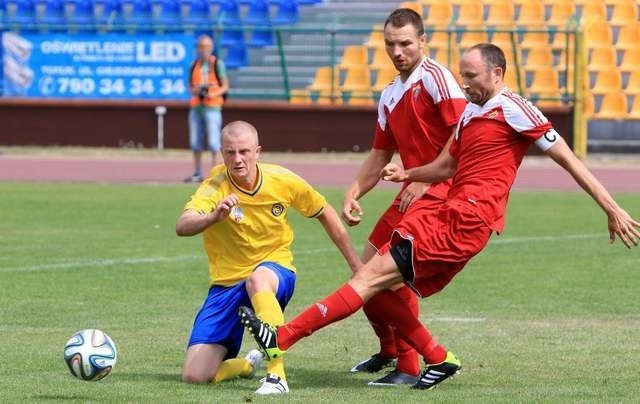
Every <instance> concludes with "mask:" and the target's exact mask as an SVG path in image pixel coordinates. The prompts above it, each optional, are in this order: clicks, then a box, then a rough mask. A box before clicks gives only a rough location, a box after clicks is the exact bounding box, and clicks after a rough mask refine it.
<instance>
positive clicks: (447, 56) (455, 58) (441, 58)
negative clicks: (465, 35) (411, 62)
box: [431, 49, 460, 71]
mask: <svg viewBox="0 0 640 404" xmlns="http://www.w3.org/2000/svg"><path fill="white" fill-rule="evenodd" d="M431 59H434V60H435V61H436V62H438V63H440V64H442V65H445V66H447V67H448V68H449V69H451V70H455V71H457V70H458V64H459V63H460V52H458V51H457V50H456V49H451V51H449V49H438V51H437V52H435V53H434V54H433V55H432V56H431Z"/></svg>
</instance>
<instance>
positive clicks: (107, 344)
mask: <svg viewBox="0 0 640 404" xmlns="http://www.w3.org/2000/svg"><path fill="white" fill-rule="evenodd" d="M117 360H118V351H117V350H116V344H114V343H113V340H112V339H111V338H109V336H108V335H107V334H105V333H104V332H102V331H100V330H96V329H86V330H81V331H78V332H76V333H75V334H73V335H72V336H71V338H70V339H69V341H67V343H66V345H65V346H64V361H65V362H66V363H67V366H69V370H70V371H71V374H72V375H74V376H75V377H77V378H78V379H82V380H88V381H98V380H100V379H102V378H104V377H105V376H107V375H108V374H109V373H111V370H112V369H113V367H114V366H115V364H116V361H117Z"/></svg>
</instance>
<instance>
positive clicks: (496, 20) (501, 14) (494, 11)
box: [483, 0, 515, 27]
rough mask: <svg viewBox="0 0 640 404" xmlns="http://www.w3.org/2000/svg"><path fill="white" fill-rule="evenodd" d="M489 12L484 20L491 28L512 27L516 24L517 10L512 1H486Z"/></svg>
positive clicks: (485, 4)
mask: <svg viewBox="0 0 640 404" xmlns="http://www.w3.org/2000/svg"><path fill="white" fill-rule="evenodd" d="M483 3H484V6H485V8H486V10H487V12H486V14H485V16H484V19H485V24H486V25H490V26H501V27H512V26H513V25H514V22H515V10H514V7H513V3H512V2H511V0H484V1H483Z"/></svg>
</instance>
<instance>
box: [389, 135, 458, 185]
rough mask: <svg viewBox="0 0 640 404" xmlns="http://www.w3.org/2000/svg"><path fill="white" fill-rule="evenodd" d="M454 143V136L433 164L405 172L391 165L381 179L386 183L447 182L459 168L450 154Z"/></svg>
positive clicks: (393, 164)
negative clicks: (450, 148)
mask: <svg viewBox="0 0 640 404" xmlns="http://www.w3.org/2000/svg"><path fill="white" fill-rule="evenodd" d="M452 141H453V136H451V138H449V141H448V142H447V144H446V145H445V146H444V149H443V150H442V152H440V154H439V155H438V157H436V159H435V160H433V161H432V162H431V163H429V164H426V165H423V166H420V167H416V168H411V169H409V170H404V169H402V168H401V167H400V166H399V165H397V164H395V163H389V164H387V165H386V166H385V167H384V168H383V169H382V170H381V171H380V177H381V178H382V179H383V180H385V181H393V182H404V181H410V182H425V183H434V182H441V181H444V180H447V179H449V178H451V177H453V175H454V174H455V172H456V168H457V166H458V162H457V161H456V159H455V158H453V156H451V154H450V153H449V147H450V146H451V142H452Z"/></svg>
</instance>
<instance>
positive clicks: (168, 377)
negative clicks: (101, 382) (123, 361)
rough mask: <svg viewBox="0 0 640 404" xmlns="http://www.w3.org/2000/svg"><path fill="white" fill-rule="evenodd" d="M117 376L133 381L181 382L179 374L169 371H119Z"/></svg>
mask: <svg viewBox="0 0 640 404" xmlns="http://www.w3.org/2000/svg"><path fill="white" fill-rule="evenodd" d="M117 377H118V378H119V379H125V380H128V381H131V382H148V381H153V382H175V383H180V382H181V380H180V375H179V374H167V373H144V372H135V373H134V372H118V373H117Z"/></svg>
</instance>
